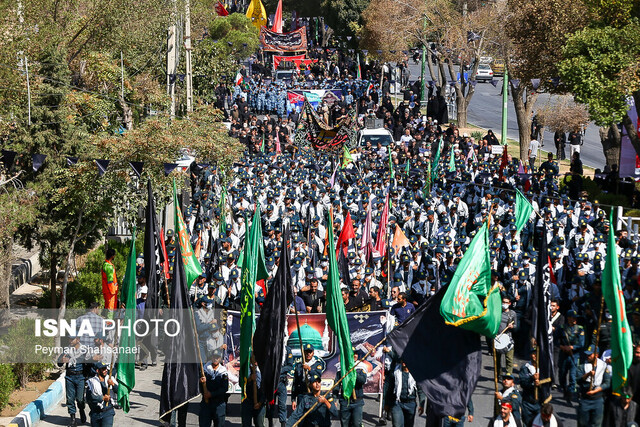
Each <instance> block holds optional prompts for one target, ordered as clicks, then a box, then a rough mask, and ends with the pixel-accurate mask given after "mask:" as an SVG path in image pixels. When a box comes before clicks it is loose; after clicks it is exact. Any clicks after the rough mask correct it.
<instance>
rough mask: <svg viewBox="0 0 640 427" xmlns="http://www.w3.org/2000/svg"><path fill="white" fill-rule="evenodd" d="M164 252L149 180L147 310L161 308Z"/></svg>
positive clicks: (145, 237)
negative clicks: (160, 295) (160, 296)
mask: <svg viewBox="0 0 640 427" xmlns="http://www.w3.org/2000/svg"><path fill="white" fill-rule="evenodd" d="M163 264H164V254H163V253H162V246H161V242H160V233H159V229H158V218H157V217H156V204H155V201H154V199H153V190H152V188H151V180H148V181H147V209H146V214H145V229H144V272H145V279H146V281H147V288H148V292H147V300H146V302H145V311H146V310H156V309H158V308H159V303H158V300H159V297H158V295H159V293H160V279H161V278H162V277H163V276H164V275H163V268H162V266H163Z"/></svg>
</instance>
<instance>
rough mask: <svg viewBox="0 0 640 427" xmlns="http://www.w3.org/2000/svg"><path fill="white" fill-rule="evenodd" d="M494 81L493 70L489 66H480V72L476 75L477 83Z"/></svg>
mask: <svg viewBox="0 0 640 427" xmlns="http://www.w3.org/2000/svg"><path fill="white" fill-rule="evenodd" d="M491 80H493V70H492V69H491V66H490V65H489V64H479V65H478V72H477V73H476V81H479V82H482V81H485V82H490V81H491Z"/></svg>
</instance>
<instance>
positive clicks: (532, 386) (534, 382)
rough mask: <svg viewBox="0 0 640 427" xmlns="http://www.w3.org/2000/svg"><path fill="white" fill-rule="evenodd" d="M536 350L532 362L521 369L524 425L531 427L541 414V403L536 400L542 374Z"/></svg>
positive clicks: (534, 349) (533, 351) (532, 352)
mask: <svg viewBox="0 0 640 427" xmlns="http://www.w3.org/2000/svg"><path fill="white" fill-rule="evenodd" d="M537 357H538V355H537V353H536V348H535V347H533V348H532V349H531V361H530V362H527V363H525V364H524V365H523V366H522V368H520V387H521V388H522V393H521V395H522V402H521V403H522V407H521V412H522V424H524V425H526V426H530V425H531V423H532V422H533V420H534V418H535V417H536V415H538V413H539V412H540V403H539V402H538V399H536V386H539V385H540V373H539V372H538V370H537V369H536V365H537Z"/></svg>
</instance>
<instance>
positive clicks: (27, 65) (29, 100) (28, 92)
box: [24, 55, 31, 126]
mask: <svg viewBox="0 0 640 427" xmlns="http://www.w3.org/2000/svg"><path fill="white" fill-rule="evenodd" d="M24 69H25V71H26V72H27V105H28V111H29V126H31V85H30V84H29V62H28V61H27V55H25V56H24Z"/></svg>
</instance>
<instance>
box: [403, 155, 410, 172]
mask: <svg viewBox="0 0 640 427" xmlns="http://www.w3.org/2000/svg"><path fill="white" fill-rule="evenodd" d="M409 169H411V159H407V166H406V167H405V168H404V172H405V173H406V174H407V175H409Z"/></svg>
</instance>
